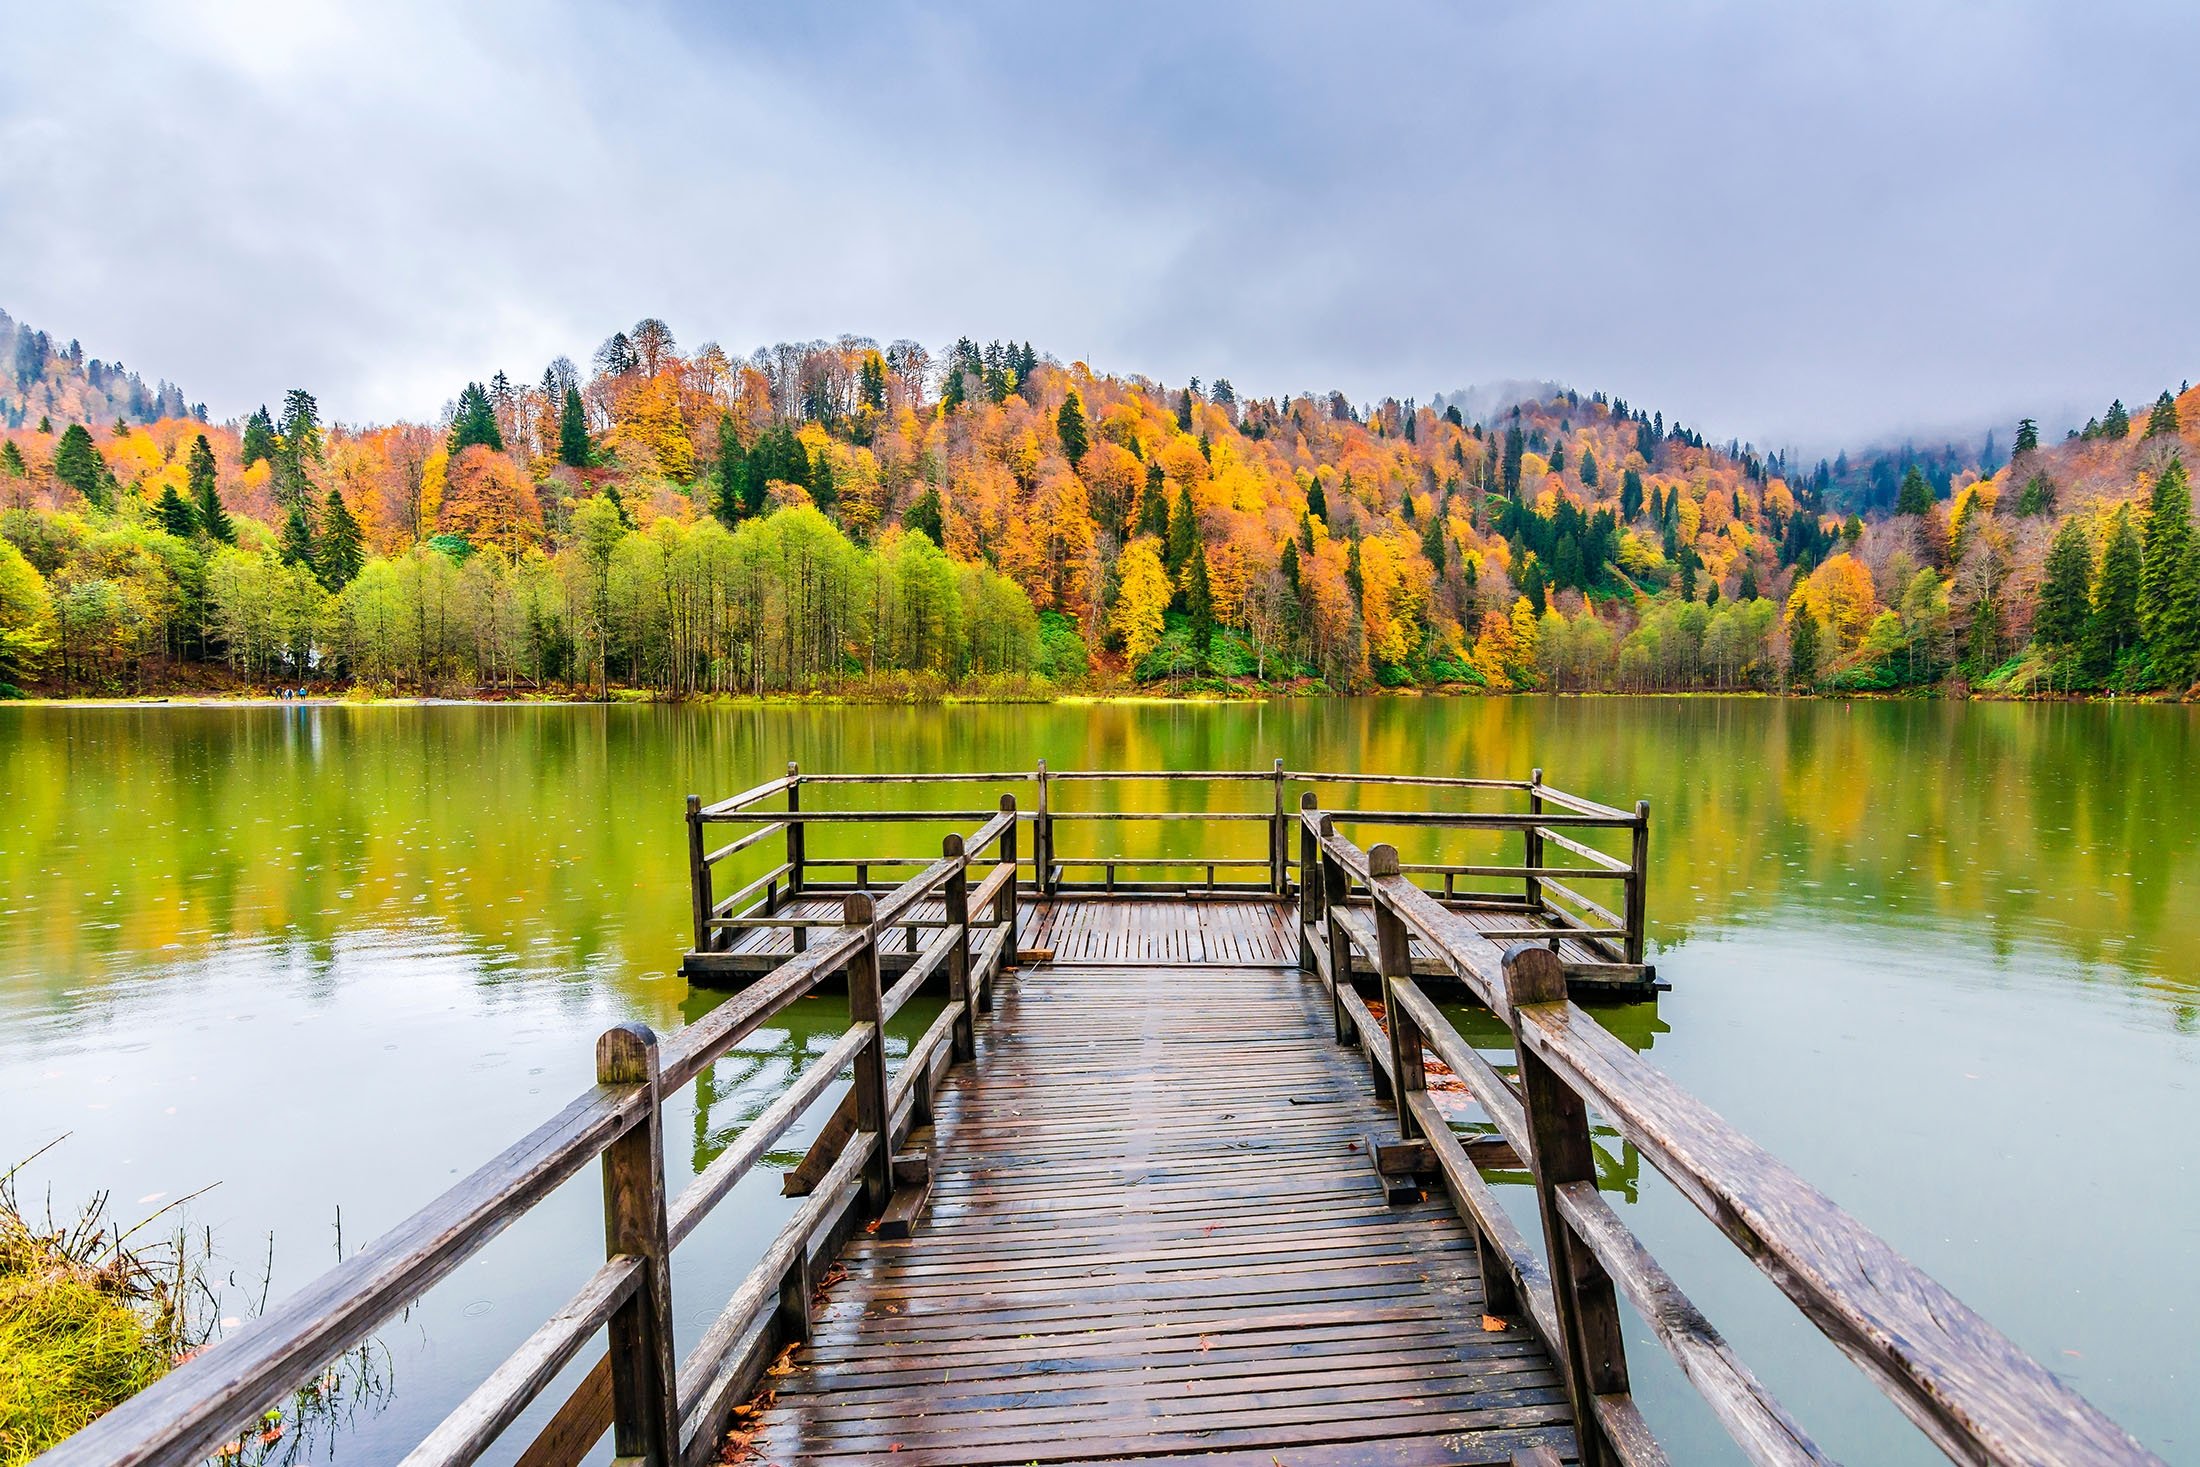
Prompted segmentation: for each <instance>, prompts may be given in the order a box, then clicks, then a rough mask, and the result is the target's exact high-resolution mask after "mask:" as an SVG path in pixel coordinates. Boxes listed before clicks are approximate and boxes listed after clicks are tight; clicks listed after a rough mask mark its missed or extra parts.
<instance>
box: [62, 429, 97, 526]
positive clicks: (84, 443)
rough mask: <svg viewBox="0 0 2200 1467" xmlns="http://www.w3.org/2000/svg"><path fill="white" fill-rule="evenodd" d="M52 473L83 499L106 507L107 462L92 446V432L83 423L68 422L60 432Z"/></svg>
mask: <svg viewBox="0 0 2200 1467" xmlns="http://www.w3.org/2000/svg"><path fill="white" fill-rule="evenodd" d="M53 476H54V477H55V478H56V479H59V480H60V481H61V482H62V483H64V484H66V485H68V486H69V487H70V488H71V489H74V490H75V491H76V492H77V493H79V494H81V495H83V496H84V499H85V502H86V503H89V504H93V505H96V506H98V507H99V508H101V509H105V508H107V506H108V504H109V503H110V500H109V498H108V494H107V463H106V460H104V459H102V458H101V457H100V456H99V449H98V448H96V447H95V446H93V443H92V435H91V434H90V433H88V432H86V431H85V428H84V425H83V424H82V423H71V424H69V426H68V427H66V428H64V429H62V431H61V442H60V443H59V444H58V445H57V446H56V447H55V449H54V452H53Z"/></svg>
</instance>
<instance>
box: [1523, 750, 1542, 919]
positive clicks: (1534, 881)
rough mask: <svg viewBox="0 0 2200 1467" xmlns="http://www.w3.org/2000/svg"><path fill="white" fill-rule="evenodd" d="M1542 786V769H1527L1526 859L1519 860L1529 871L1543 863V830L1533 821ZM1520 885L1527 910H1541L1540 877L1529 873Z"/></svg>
mask: <svg viewBox="0 0 2200 1467" xmlns="http://www.w3.org/2000/svg"><path fill="white" fill-rule="evenodd" d="M1542 786H1543V771H1542V770H1540V769H1531V770H1529V771H1528V830H1527V836H1528V841H1527V846H1528V849H1527V859H1526V860H1525V861H1523V862H1521V864H1522V865H1524V866H1526V867H1527V868H1528V869H1529V871H1531V872H1533V871H1534V870H1535V868H1536V867H1538V866H1540V865H1542V864H1543V832H1542V830H1541V829H1539V828H1538V827H1537V825H1536V821H1535V817H1536V816H1538V815H1541V814H1542V813H1543V792H1542ZM1522 886H1523V887H1524V889H1525V890H1526V893H1527V897H1528V910H1529V911H1531V912H1540V911H1542V910H1543V882H1542V879H1541V878H1540V877H1537V876H1534V875H1530V876H1528V877H1526V878H1524V879H1523V881H1522Z"/></svg>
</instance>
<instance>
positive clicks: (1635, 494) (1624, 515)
mask: <svg viewBox="0 0 2200 1467" xmlns="http://www.w3.org/2000/svg"><path fill="white" fill-rule="evenodd" d="M1619 517H1620V521H1621V522H1622V523H1632V522H1633V521H1635V520H1638V519H1640V518H1641V517H1642V475H1640V474H1638V473H1636V472H1635V471H1634V470H1633V469H1629V470H1627V471H1626V472H1625V473H1623V474H1621V475H1620V480H1619Z"/></svg>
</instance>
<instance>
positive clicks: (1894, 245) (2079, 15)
mask: <svg viewBox="0 0 2200 1467" xmlns="http://www.w3.org/2000/svg"><path fill="white" fill-rule="evenodd" d="M0 37H4V40H0V76H4V78H5V84H4V85H0V308H5V309H6V310H8V311H9V312H10V313H11V314H13V315H14V316H16V317H17V318H18V319H19V320H24V321H28V322H30V323H31V324H33V325H37V326H40V327H43V328H45V329H47V330H49V331H52V332H54V333H55V334H57V335H59V336H61V337H63V338H67V337H75V338H78V339H80V340H82V342H83V343H84V347H85V350H86V351H87V352H89V353H91V354H93V355H96V356H100V357H103V358H105V359H108V360H116V359H120V360H122V361H123V362H125V363H126V364H127V365H128V366H130V367H132V368H134V369H136V370H139V371H140V372H142V373H143V374H144V375H145V376H146V377H147V378H148V379H149V380H150V379H151V378H154V377H167V378H171V379H173V380H175V381H176V382H178V383H179V384H180V385H181V386H182V387H183V389H184V391H185V392H186V394H187V395H189V396H190V397H191V398H192V399H194V400H204V401H205V402H206V403H207V404H208V405H209V407H210V408H211V409H212V411H213V413H214V415H215V416H216V417H217V418H227V417H231V416H236V415H240V414H242V413H244V412H247V411H249V410H250V409H251V408H252V407H253V406H254V405H256V404H258V403H261V402H270V403H272V402H275V401H278V400H279V399H280V397H281V395H282V392H283V390H284V389H285V388H287V387H291V386H304V387H307V388H309V389H310V390H312V391H313V392H315V393H316V395H317V396H318V397H319V398H320V401H321V403H322V405H323V410H324V412H325V413H326V414H327V415H328V416H330V417H332V418H334V419H337V420H341V421H347V422H369V421H387V420H390V419H394V418H399V417H426V416H432V415H433V414H435V413H436V412H438V411H439V410H440V409H441V408H442V407H443V406H444V405H445V404H446V403H447V402H449V401H450V400H451V399H452V398H453V397H455V396H456V394H457V391H458V389H459V387H461V386H463V385H464V383H465V382H466V381H467V380H469V379H475V378H486V377H488V376H489V375H490V374H492V373H494V372H496V371H497V370H499V369H502V370H505V371H507V372H509V373H510V374H511V375H512V376H513V377H515V378H518V379H520V380H532V379H534V378H536V377H539V376H540V374H541V372H542V369H543V367H544V365H545V364H546V363H547V362H548V361H549V360H550V359H551V358H552V357H554V356H557V355H560V354H564V355H569V356H571V357H573V358H574V359H575V360H576V361H580V362H582V363H583V364H584V365H585V363H586V361H587V358H588V355H589V353H590V352H591V351H592V350H593V349H594V347H595V346H596V344H597V343H598V342H600V341H601V340H602V339H603V338H605V337H606V336H608V335H609V334H610V333H611V332H613V331H614V330H617V329H620V328H622V327H625V326H627V325H630V324H631V323H633V322H634V321H635V320H637V319H640V318H642V317H644V316H658V317H661V318H663V319H664V320H666V321H667V322H669V323H670V324H671V326H672V328H673V330H674V332H675V334H676V335H677V337H678V339H679V340H680V342H681V344H682V345H683V346H686V347H694V346H697V345H700V344H701V343H702V342H703V341H705V340H716V341H718V342H719V343H721V344H722V345H723V346H725V348H726V349H727V350H728V351H729V352H732V353H735V354H737V355H739V354H746V353H747V352H749V351H751V350H753V349H755V348H756V347H758V346H761V345H763V344H765V343H768V342H772V341H778V340H806V339H811V338H818V337H827V338H829V337H836V336H839V335H842V334H844V333H852V334H856V335H861V336H868V337H873V338H876V339H877V340H879V341H881V342H886V341H890V340H893V339H894V338H897V337H905V336H906V337H914V338H916V339H918V340H920V341H924V342H926V343H927V344H929V345H931V346H932V347H934V348H935V350H936V349H938V348H941V347H943V346H945V345H946V344H947V343H949V342H951V341H952V340H953V339H954V338H956V337H958V336H962V335H969V336H971V337H974V338H976V339H979V340H981V341H982V340H985V339H989V338H992V337H1008V338H1015V339H1022V340H1029V341H1031V342H1032V343H1033V344H1034V345H1035V346H1036V347H1037V348H1038V349H1039V350H1040V351H1041V352H1042V353H1044V354H1048V355H1052V356H1055V357H1057V358H1060V359H1061V360H1064V361H1071V360H1084V361H1088V362H1090V363H1091V364H1092V365H1093V366H1094V367H1095V368H1097V369H1099V370H1102V371H1113V372H1124V373H1133V372H1135V373H1143V374H1145V375H1147V376H1151V377H1154V378H1157V379H1159V380H1161V381H1163V382H1168V383H1181V382H1183V381H1184V380H1185V379H1187V378H1189V377H1193V376H1197V377H1201V378H1203V379H1208V380H1211V379H1213V378H1216V377H1227V378H1229V379H1230V380H1231V381H1232V382H1233V383H1234V384H1235V385H1236V387H1237V389H1238V391H1239V392H1240V394H1241V395H1247V396H1268V395H1272V394H1275V393H1279V392H1285V391H1289V392H1303V391H1309V390H1319V391H1327V390H1329V389H1332V388H1334V389H1339V390H1342V391H1344V392H1345V393H1347V394H1348V395H1350V396H1351V397H1352V398H1354V399H1355V400H1356V401H1362V402H1365V401H1371V400H1374V399H1377V398H1380V397H1383V396H1389V395H1395V396H1399V397H1409V396H1410V397H1418V398H1420V399H1422V400H1424V401H1425V400H1427V399H1428V398H1430V397H1432V396H1434V395H1435V394H1436V393H1438V392H1441V391H1450V390H1456V389H1460V388H1464V387H1467V386H1469V385H1471V384H1474V383H1487V382H1492V381H1502V380H1508V379H1545V378H1547V379H1555V380H1559V381H1563V382H1566V383H1569V384H1571V385H1573V386H1575V387H1577V388H1579V389H1580V390H1582V391H1585V392H1586V391H1590V390H1595V389H1603V390H1606V391H1610V392H1614V393H1617V394H1619V395H1621V396H1623V397H1625V398H1627V399H1628V400H1629V401H1630V402H1631V403H1634V404H1637V405H1641V406H1644V407H1654V408H1657V409H1659V410H1661V411H1663V412H1664V413H1665V415H1666V416H1667V418H1668V419H1669V420H1674V421H1684V422H1686V423H1688V424H1689V425H1690V426H1691V427H1695V428H1698V429H1699V430H1701V431H1703V432H1706V433H1708V434H1710V435H1711V436H1713V437H1714V438H1718V439H1721V440H1724V439H1726V438H1729V437H1735V438H1740V439H1743V440H1746V441H1750V442H1754V443H1756V444H1757V445H1759V446H1760V447H1765V448H1777V447H1790V448H1803V449H1806V450H1816V449H1820V448H1826V447H1830V446H1833V445H1855V444H1862V443H1866V442H1872V441H1879V440H1883V439H1886V438H1889V437H1893V436H1898V435H1901V434H1905V433H1931V432H1943V431H1945V432H1955V431H1964V432H1968V431H1972V430H1974V429H1977V428H1980V427H1981V426H1982V425H1985V424H1990V423H1992V424H2001V425H2003V427H2002V434H2001V437H2002V442H2003V444H2004V445H2006V443H2007V438H2008V431H2007V425H2008V424H2010V423H2012V422H2013V421H2014V418H2015V417H2016V416H2017V415H2019V414H2026V413H2029V414H2032V415H2034V416H2037V417H2039V418H2040V419H2041V420H2042V422H2043V424H2044V425H2046V426H2047V427H2048V429H2049V431H2050V432H2053V431H2056V430H2057V429H2059V428H2060V427H2062V426H2067V425H2068V424H2069V423H2071V422H2075V421H2081V420H2082V419H2083V417H2084V416H2085V415H2086V414H2088V413H2090V412H2098V411H2099V410H2101V409H2102V408H2103V407H2105V406H2106V404H2107V402H2108V400H2109V399H2110V398H2111V397H2115V396H2121V397H2122V398H2123V399H2124V400H2125V401H2126V402H2134V401H2139V400H2151V399H2152V397H2153V396H2154V394H2155V393H2156V392H2158V391H2160V390H2161V389H2162V388H2163V387H2165V386H2168V387H2172V388H2174V387H2176V386H2177V385H2178V384H2179V383H2180V382H2181V381H2182V380H2184V379H2185V378H2188V377H2191V376H2193V375H2195V373H2196V372H2200V291H2195V290H2193V289H2192V288H2191V285H2190V283H2189V282H2188V281H2187V280H2186V279H2185V276H2186V274H2188V273H2189V271H2190V267H2191V263H2192V261H2193V258H2194V254H2195V248H2196V232H2200V107H2196V106H2194V105H2193V104H2192V102H2191V100H2190V78H2189V74H2188V70H2187V69H2188V67H2189V58H2190V57H2191V56H2192V55H2194V54H2195V51H2196V47H2200V7H2196V6H2191V5H2189V4H2182V5H2173V4H2130V3H2116V0H2107V3H2099V4H2089V5H2085V6H2076V5H2069V4H2066V3H2055V0H2039V3H2022V0H2011V3H2006V4H1998V5H1991V6H1989V5H1983V4H1966V3H1950V0H1901V3H1880V0H1849V3H1842V4H1817V3H1808V0H1796V3H1779V4H1764V3H1753V4H1726V3H1711V0H1674V3H1669V4H1658V5H1652V4H1642V3H1609V4H1607V3H1599V0H1576V3H1571V4H1555V3H1554V4H1530V3H1525V0H1441V3H1439V0H1426V3H1416V0H1401V3H1369V4H1359V5H1336V4H1326V5H1313V4H1297V3H1288V0H1286V3H1258V4H1243V5H1236V4H1215V5H1196V4H1185V3H1174V4H1165V5H1148V4H1142V3H1123V4H1111V5H1106V6H1082V7H1080V6H1053V5H1032V4H1029V3H1028V0H1027V3H1024V4H1017V5H1008V4H1001V5H994V4H988V3H977V0H972V3H956V4H942V5H938V6H919V5H899V4H879V5H858V4H844V3H833V0H815V3H784V4H771V3H755V4H743V5H722V4H716V3H711V4H704V3H695V4H687V5H680V4H650V3H629V4H621V5H607V4H569V3H563V0H536V3H531V4H524V5H522V4H501V3H496V0H487V3H467V4H462V5H453V4H449V3H415V0H329V3H318V4H305V3H295V4H294V3H287V0H285V3H273V0H270V3H213V0H161V3H151V0H148V3H143V4H137V5H125V4H115V3H109V0H65V3H64V0H37V3H34V0H0Z"/></svg>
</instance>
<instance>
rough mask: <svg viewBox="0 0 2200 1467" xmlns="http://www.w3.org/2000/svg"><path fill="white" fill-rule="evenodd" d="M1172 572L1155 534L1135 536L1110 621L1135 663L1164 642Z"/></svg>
mask: <svg viewBox="0 0 2200 1467" xmlns="http://www.w3.org/2000/svg"><path fill="white" fill-rule="evenodd" d="M1169 595H1170V588H1169V572H1168V570H1167V569H1166V568H1165V567H1163V565H1162V564H1161V553H1160V550H1159V548H1158V547H1157V545H1156V544H1155V541H1154V539H1153V537H1152V536H1150V535H1148V536H1145V537H1142V538H1140V539H1137V540H1133V541H1132V542H1131V543H1130V545H1129V546H1128V547H1126V548H1125V549H1124V551H1123V560H1122V585H1121V587H1120V588H1119V590H1118V591H1117V593H1116V598H1115V613H1114V615H1113V617H1112V618H1111V619H1110V622H1109V625H1110V626H1111V627H1112V628H1113V629H1114V631H1115V634H1116V635H1117V636H1119V637H1121V638H1122V639H1123V655H1124V656H1125V657H1127V658H1129V659H1130V661H1131V663H1132V664H1133V665H1136V664H1137V663H1138V662H1140V661H1141V660H1143V659H1144V657H1145V655H1146V654H1147V653H1148V652H1151V651H1152V650H1153V649H1154V648H1155V647H1156V646H1158V645H1159V644H1160V642H1161V627H1162V613H1163V612H1165V611H1166V610H1168V607H1169Z"/></svg>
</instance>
